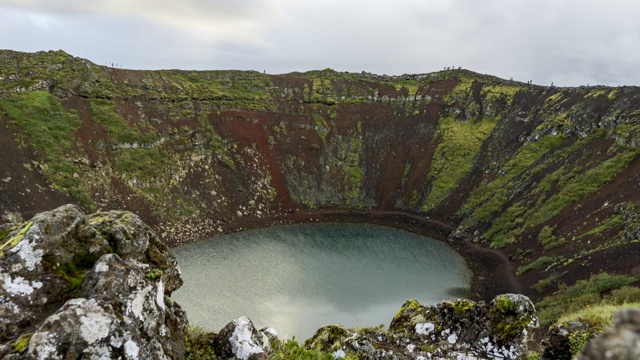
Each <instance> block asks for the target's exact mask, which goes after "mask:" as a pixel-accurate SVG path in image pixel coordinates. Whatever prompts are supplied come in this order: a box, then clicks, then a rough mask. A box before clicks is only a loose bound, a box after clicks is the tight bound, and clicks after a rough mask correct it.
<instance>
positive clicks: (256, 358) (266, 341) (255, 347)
mask: <svg viewBox="0 0 640 360" xmlns="http://www.w3.org/2000/svg"><path fill="white" fill-rule="evenodd" d="M277 337H278V333H277V332H276V331H275V330H274V329H272V328H264V329H261V330H260V331H257V330H256V328H255V327H254V326H253V322H252V321H251V320H249V319H247V318H246V317H239V318H237V319H235V320H233V321H231V322H230V323H228V324H227V325H226V326H225V327H224V328H222V330H220V332H219V333H218V334H217V335H216V337H215V339H214V340H213V348H214V349H215V352H216V355H217V356H219V357H221V358H223V359H233V358H235V359H239V360H266V359H268V358H269V357H268V354H269V352H271V341H273V340H274V339H277Z"/></svg>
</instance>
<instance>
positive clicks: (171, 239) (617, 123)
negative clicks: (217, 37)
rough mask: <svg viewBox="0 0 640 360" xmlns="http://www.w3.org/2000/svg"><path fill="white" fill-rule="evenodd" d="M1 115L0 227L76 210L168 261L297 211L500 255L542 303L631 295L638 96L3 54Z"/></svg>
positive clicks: (483, 78) (460, 77)
mask: <svg viewBox="0 0 640 360" xmlns="http://www.w3.org/2000/svg"><path fill="white" fill-rule="evenodd" d="M0 114H1V115H0V126H2V129H3V130H2V132H1V133H0V139H1V141H0V151H1V152H2V156H1V157H0V180H1V181H0V199H1V201H0V211H2V212H3V214H4V220H10V219H11V218H12V217H29V216H30V215H29V214H31V213H32V212H35V211H42V210H47V209H50V208H52V207H54V206H57V205H60V204H63V203H66V202H70V201H73V202H75V203H76V204H79V205H80V206H82V207H83V208H85V209H86V210H96V209H126V210H130V211H133V212H136V213H138V214H140V215H141V216H142V217H143V219H144V220H145V221H146V222H147V223H149V224H150V225H151V226H152V227H154V229H156V230H157V231H158V233H159V234H161V236H162V238H163V239H164V240H165V241H166V242H167V243H169V244H178V243H182V242H186V241H193V240H197V239H200V238H203V237H205V236H209V235H211V234H213V233H215V232H217V231H218V230H225V229H228V228H230V227H232V226H233V225H234V224H240V223H243V222H247V221H251V220H255V219H264V218H268V217H272V216H274V215H279V214H283V213H284V211H285V210H286V209H289V208H300V209H311V210H314V211H320V210H323V209H324V210H326V209H352V210H372V211H397V210H400V211H405V212H408V213H415V214H420V215H421V216H425V217H429V218H431V219H434V220H438V221H442V222H445V223H447V224H450V225H452V226H454V227H457V226H462V227H463V228H462V229H460V230H464V231H465V232H466V233H467V234H471V235H470V236H471V237H472V238H474V241H477V242H479V243H481V244H482V245H483V246H486V247H492V248H497V249H501V250H500V251H502V252H503V253H504V254H506V255H508V256H510V257H511V258H512V259H513V261H514V268H517V269H518V270H517V271H518V276H519V278H520V280H521V282H522V284H523V285H524V288H525V293H527V294H528V295H530V296H532V297H533V298H534V299H535V298H541V297H542V296H544V295H548V294H551V293H552V292H554V291H556V290H558V289H559V285H561V284H568V285H572V284H574V283H575V282H576V281H577V280H586V279H588V278H589V277H590V276H591V275H592V274H600V273H603V272H607V273H610V274H623V275H624V277H623V278H621V279H623V280H621V281H619V282H616V283H615V284H616V286H610V285H607V286H604V287H602V288H600V290H601V291H599V292H606V291H608V290H611V289H612V288H615V287H619V286H622V285H626V284H634V283H637V281H638V275H637V274H638V267H637V259H638V256H639V255H640V220H639V218H638V211H637V204H638V203H639V202H640V191H639V187H640V158H639V156H638V154H639V150H638V149H639V146H640V88H637V87H618V88H607V87H580V88H557V87H543V86H538V85H532V84H525V83H520V82H515V81H506V80H502V79H499V78H495V77H491V76H487V75H481V74H477V73H474V72H471V71H467V70H462V69H457V70H447V71H440V72H436V73H430V74H420V75H403V76H379V75H373V74H368V73H361V74H354V73H342V72H336V71H333V70H331V69H326V70H322V71H312V72H307V73H291V74H285V75H266V74H262V73H258V72H241V71H179V70H166V71H133V70H125V69H114V68H107V67H103V66H98V65H96V64H93V63H91V62H89V61H87V60H84V59H79V58H75V57H73V56H70V55H68V54H66V53H64V52H63V51H56V52H39V53H34V54H29V53H20V52H14V51H1V52H0ZM602 276H604V277H606V275H602ZM562 289H565V288H563V287H560V290H562Z"/></svg>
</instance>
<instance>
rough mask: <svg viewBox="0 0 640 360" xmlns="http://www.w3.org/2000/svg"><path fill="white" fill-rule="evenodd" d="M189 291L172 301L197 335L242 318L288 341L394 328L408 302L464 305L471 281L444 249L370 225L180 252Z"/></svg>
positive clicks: (265, 235)
mask: <svg viewBox="0 0 640 360" xmlns="http://www.w3.org/2000/svg"><path fill="white" fill-rule="evenodd" d="M172 252H173V253H174V255H175V256H176V258H177V259H178V262H179V264H180V267H181V268H182V273H183V278H184V285H183V286H182V288H180V289H179V290H178V291H176V292H174V293H173V296H172V297H173V298H174V299H175V300H176V301H177V302H178V303H179V304H180V305H182V307H183V308H184V309H185V311H186V312H187V315H188V317H189V322H190V323H191V324H192V325H199V326H202V327H204V328H206V329H209V330H213V331H218V330H220V329H221V328H222V327H223V326H224V325H226V324H227V323H228V322H229V321H231V320H233V319H234V318H236V317H238V316H241V315H244V316H247V317H249V318H250V319H252V320H253V322H254V324H255V325H256V327H258V328H261V327H263V326H271V327H273V328H275V329H276V330H277V331H278V332H279V333H280V335H285V336H289V337H291V336H296V338H298V339H306V338H308V337H311V336H312V335H313V333H314V332H315V330H317V329H318V328H319V327H321V326H322V325H326V324H334V323H340V324H343V325H345V326H347V327H363V326H376V325H379V324H384V325H385V326H388V325H389V322H390V321H391V319H392V318H393V316H394V314H395V313H396V312H397V311H398V309H399V308H400V306H401V305H402V303H403V302H404V301H405V300H406V299H417V300H418V301H419V302H421V303H423V304H435V303H437V302H439V301H442V300H445V299H453V298H457V297H459V296H461V289H468V283H469V280H470V273H469V271H468V269H467V268H466V266H465V263H464V260H463V259H462V257H461V256H460V255H458V254H457V253H456V252H454V251H453V250H452V249H451V248H450V247H449V246H447V245H446V244H444V243H442V242H439V241H436V240H433V239H429V238H426V237H423V236H419V235H415V234H412V233H409V232H406V231H402V230H397V229H393V228H387V227H380V226H373V225H365V224H298V225H288V226H278V227H272V228H267V229H261V230H252V231H245V232H241V233H234V234H229V235H225V236H220V237H216V238H214V239H210V240H205V241H200V242H197V243H192V244H187V245H183V246H180V247H177V248H174V249H172Z"/></svg>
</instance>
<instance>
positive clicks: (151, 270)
mask: <svg viewBox="0 0 640 360" xmlns="http://www.w3.org/2000/svg"><path fill="white" fill-rule="evenodd" d="M0 244H1V245H0V246H1V248H0V274H1V275H0V357H6V358H9V359H11V358H16V359H17V358H29V359H31V358H33V359H36V358H38V359H46V358H82V357H87V358H123V359H134V358H154V359H181V358H184V352H185V349H184V327H185V326H186V324H187V319H186V315H185V313H184V312H183V311H182V309H181V308H180V307H179V306H178V305H177V304H174V303H173V301H171V298H170V295H171V293H172V292H173V291H174V290H176V289H177V288H179V287H180V286H181V285H182V280H181V278H180V270H179V268H178V266H177V263H176V261H175V259H174V258H173V257H172V256H171V254H170V253H169V251H168V249H167V247H166V246H165V245H164V244H162V243H161V242H160V241H159V240H158V238H157V237H156V235H155V234H154V233H153V232H152V231H151V229H150V228H149V227H148V226H147V225H145V224H144V223H143V222H142V220H141V219H140V218H139V217H138V216H136V215H134V214H132V213H129V212H124V211H111V212H103V213H97V214H93V215H90V216H85V215H84V214H83V213H82V212H81V211H80V210H79V209H78V208H77V207H76V206H73V205H65V206H62V207H59V208H57V209H55V210H53V211H49V212H44V213H41V214H38V215H36V216H35V217H34V218H33V219H32V220H31V221H29V222H26V223H23V224H14V225H12V230H11V231H10V232H9V233H8V235H6V236H5V237H4V239H0Z"/></svg>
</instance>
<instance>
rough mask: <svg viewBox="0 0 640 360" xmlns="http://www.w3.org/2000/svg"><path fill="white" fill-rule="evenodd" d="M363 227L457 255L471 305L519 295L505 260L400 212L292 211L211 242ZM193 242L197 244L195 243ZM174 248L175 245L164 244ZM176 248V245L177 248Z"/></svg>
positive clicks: (245, 224) (225, 230)
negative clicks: (327, 226) (300, 227)
mask: <svg viewBox="0 0 640 360" xmlns="http://www.w3.org/2000/svg"><path fill="white" fill-rule="evenodd" d="M315 222H320V223H331V222H333V223H340V222H346V223H364V224H373V225H380V226H387V227H393V228H397V229H401V230H405V231H409V232H412V233H415V234H418V235H422V236H426V237H430V238H433V239H435V240H439V241H442V242H444V243H445V244H447V245H449V246H451V247H452V248H453V249H454V250H455V251H456V252H457V253H458V254H460V255H461V256H462V257H463V258H464V260H465V262H466V264H467V266H468V268H469V270H470V271H471V273H472V276H471V283H470V284H469V285H470V286H469V294H468V296H467V297H468V298H469V299H470V300H473V301H486V302H488V301H491V300H492V299H493V298H494V297H495V296H496V295H499V294H503V293H520V292H521V291H522V285H521V284H520V283H519V282H518V280H517V279H516V277H515V269H514V268H513V265H512V264H511V263H510V262H509V260H508V259H507V257H506V256H505V255H504V254H503V253H501V252H499V251H497V250H493V249H487V248H483V247H481V246H480V245H477V244H474V243H472V242H471V241H470V239H468V238H465V239H462V240H456V241H450V240H448V236H449V234H450V233H451V232H452V231H454V230H455V228H454V227H453V226H451V225H449V224H447V223H444V222H441V221H437V220H433V219H429V218H426V217H424V216H421V215H418V214H414V213H408V212H403V211H379V210H366V211H358V210H332V209H323V210H306V209H305V210H296V211H295V212H294V213H285V212H283V213H281V214H275V215H271V216H268V217H264V218H252V219H246V220H241V221H235V222H233V223H226V224H222V225H221V228H222V231H221V232H219V231H214V232H212V234H211V236H207V237H203V238H201V239H199V240H202V239H205V238H213V237H216V236H221V235H226V234H230V233H234V232H240V231H245V230H255V229H261V228H266V227H271V226H276V225H289V224H299V223H315ZM199 240H197V241H199ZM167 245H168V246H169V247H175V246H176V244H167ZM178 246H179V245H178Z"/></svg>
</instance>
